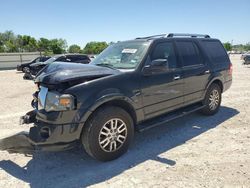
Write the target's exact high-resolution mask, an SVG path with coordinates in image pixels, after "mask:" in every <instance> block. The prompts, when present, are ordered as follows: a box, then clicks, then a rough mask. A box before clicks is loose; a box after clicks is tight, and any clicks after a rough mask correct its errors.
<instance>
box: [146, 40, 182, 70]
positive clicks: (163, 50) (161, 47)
mask: <svg viewBox="0 0 250 188" xmlns="http://www.w3.org/2000/svg"><path fill="white" fill-rule="evenodd" d="M156 59H167V60H168V67H169V68H170V69H171V68H172V69H173V68H176V66H177V63H176V56H175V52H174V46H173V43H172V42H163V43H159V44H157V45H156V46H155V48H154V50H153V53H152V55H151V60H152V61H153V60H156Z"/></svg>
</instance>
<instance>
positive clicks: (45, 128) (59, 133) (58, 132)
mask: <svg viewBox="0 0 250 188" xmlns="http://www.w3.org/2000/svg"><path fill="white" fill-rule="evenodd" d="M29 123H34V126H33V127H31V128H30V131H29V133H28V132H20V133H17V134H15V135H12V136H9V137H6V138H4V139H0V150H6V151H8V152H9V153H23V154H33V153H34V152H37V151H62V150H69V149H72V148H74V147H76V145H77V144H78V142H77V138H78V131H77V128H78V126H79V125H78V124H72V125H71V124H67V125H50V124H46V123H43V122H38V121H37V120H36V111H35V110H34V111H30V112H28V113H27V114H26V115H24V116H22V117H21V118H20V124H29Z"/></svg>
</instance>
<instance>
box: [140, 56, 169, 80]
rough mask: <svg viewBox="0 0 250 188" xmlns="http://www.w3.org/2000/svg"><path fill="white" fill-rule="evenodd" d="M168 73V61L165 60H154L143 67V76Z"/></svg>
mask: <svg viewBox="0 0 250 188" xmlns="http://www.w3.org/2000/svg"><path fill="white" fill-rule="evenodd" d="M167 71H168V60H167V59H155V60H153V61H152V62H151V63H150V65H146V66H145V67H143V70H142V72H143V75H145V76H149V75H152V74H160V73H163V72H167Z"/></svg>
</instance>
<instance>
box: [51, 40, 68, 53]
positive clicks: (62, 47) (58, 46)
mask: <svg viewBox="0 0 250 188" xmlns="http://www.w3.org/2000/svg"><path fill="white" fill-rule="evenodd" d="M49 48H50V50H51V51H52V52H53V53H54V54H62V53H65V52H66V48H67V42H66V40H63V39H52V40H51V41H50V47H49Z"/></svg>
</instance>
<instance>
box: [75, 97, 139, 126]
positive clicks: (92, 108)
mask: <svg viewBox="0 0 250 188" xmlns="http://www.w3.org/2000/svg"><path fill="white" fill-rule="evenodd" d="M114 100H122V101H125V102H127V103H128V104H129V105H130V106H131V107H132V108H133V109H134V111H136V109H135V104H134V102H133V101H132V100H131V99H130V98H129V97H126V96H124V95H122V94H121V93H112V94H107V95H105V96H102V97H100V98H98V99H97V100H96V101H95V102H94V104H92V105H91V106H90V107H89V108H88V109H87V111H86V112H85V113H84V114H83V116H82V118H81V120H80V121H81V122H86V121H87V119H88V118H89V116H90V115H91V114H92V113H93V112H94V111H95V110H96V109H97V108H98V107H100V106H102V105H103V104H105V103H107V102H111V101H114Z"/></svg>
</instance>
